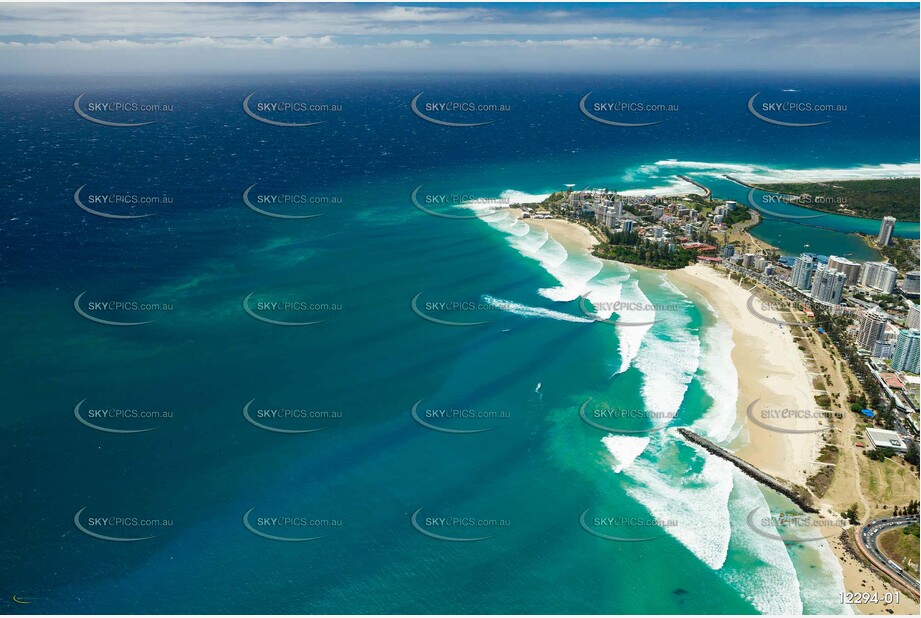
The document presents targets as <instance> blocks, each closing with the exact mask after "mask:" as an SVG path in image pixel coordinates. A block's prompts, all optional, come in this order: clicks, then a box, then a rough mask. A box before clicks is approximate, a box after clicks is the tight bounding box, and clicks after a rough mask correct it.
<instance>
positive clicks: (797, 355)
mask: <svg viewBox="0 0 921 618" xmlns="http://www.w3.org/2000/svg"><path fill="white" fill-rule="evenodd" d="M510 214H511V215H512V216H514V217H519V218H520V217H521V211H520V210H518V209H510ZM524 222H525V223H527V224H528V225H529V226H532V227H536V228H539V229H543V230H546V231H547V232H548V233H549V234H550V235H551V236H552V237H553V238H554V240H556V241H557V242H559V243H560V244H562V245H563V246H564V247H565V248H566V250H567V251H569V252H570V253H574V252H579V251H584V252H586V253H591V251H592V249H593V248H594V246H595V245H597V244H598V243H599V240H598V239H597V238H595V236H594V235H593V234H592V232H591V231H589V229H588V228H586V227H585V226H582V225H579V224H578V223H574V222H571V221H566V220H564V219H526V220H524ZM630 266H631V268H635V269H638V270H645V271H653V270H654V269H649V268H646V267H644V266H637V265H630ZM658 272H665V273H666V275H665V276H666V277H667V278H668V279H669V280H670V281H671V282H672V283H674V284H675V285H676V286H677V287H678V288H679V289H681V290H682V291H684V292H686V293H687V292H690V293H691V294H692V295H695V294H696V295H699V296H700V297H702V298H703V299H705V300H706V302H707V303H709V305H710V306H711V307H713V308H714V310H715V311H716V313H717V315H718V316H719V319H722V320H724V321H725V322H726V323H727V325H728V326H729V327H730V328H731V330H732V333H733V334H732V340H733V350H732V361H733V365H734V366H735V367H736V371H737V373H738V380H739V398H738V401H737V402H736V412H737V418H738V421H739V423H740V424H742V425H743V426H744V428H745V430H744V431H743V432H741V433H740V436H739V439H737V443H735V444H731V445H729V446H730V449H729V450H731V451H732V452H733V454H734V455H736V456H737V457H739V458H740V459H743V460H744V461H747V462H749V463H750V464H751V465H752V466H754V467H756V468H758V469H759V470H762V471H764V472H766V473H768V474H770V475H771V476H774V477H776V478H777V479H780V480H782V481H788V482H792V483H795V484H797V485H801V486H802V485H805V481H806V479H807V478H808V477H809V476H810V475H811V474H812V473H813V472H814V471H815V470H816V469H817V466H818V465H819V464H818V463H817V457H818V454H819V450H820V449H821V446H822V443H823V442H822V431H821V428H822V427H824V426H826V424H827V422H826V421H824V420H822V421H819V420H818V419H815V418H811V419H810V418H792V419H791V418H786V419H784V418H778V419H774V418H764V419H762V416H761V415H760V412H761V411H762V410H766V409H768V408H770V409H778V410H782V409H794V410H795V409H800V410H813V411H814V410H817V409H818V406H817V405H816V402H815V399H814V394H815V392H814V389H813V386H812V378H811V377H810V368H809V367H808V365H807V363H806V359H805V357H804V355H803V353H802V352H801V351H800V350H799V347H798V344H797V343H796V341H795V340H794V339H793V336H792V334H791V333H790V330H789V328H788V327H785V326H777V325H775V324H773V323H770V322H767V321H763V320H760V319H758V318H757V317H755V316H754V315H752V313H751V312H749V311H748V308H747V306H748V300H749V298H751V292H750V291H749V290H748V289H746V288H745V287H742V286H740V285H739V284H738V282H736V281H730V280H729V278H728V277H727V276H726V275H725V274H724V273H720V272H719V271H717V270H715V269H714V268H713V267H710V266H704V265H701V264H695V265H692V266H689V267H687V268H684V269H681V270H672V271H658ZM756 308H757V309H758V312H759V313H760V314H762V315H764V316H766V317H773V318H776V319H778V320H783V318H782V317H781V316H780V315H779V314H778V313H777V312H775V311H772V310H767V309H763V308H762V306H761V305H760V303H759V304H758V305H756ZM756 399H758V400H760V401H758V403H757V404H756V405H755V406H753V413H754V414H755V418H756V419H758V420H763V422H764V424H769V425H774V426H776V427H780V428H783V429H796V430H805V431H807V432H808V433H803V434H788V433H782V432H779V431H770V430H768V429H765V428H762V427H759V426H758V425H756V424H754V423H752V422H750V421H749V419H748V406H749V404H751V403H752V402H753V401H755V400H756ZM810 430H819V431H810ZM740 441H743V442H745V444H740V443H738V442H740ZM816 506H817V507H819V508H820V509H821V510H822V511H823V512H824V513H825V514H826V515H837V513H832V512H831V511H830V510H829V509H828V505H827V504H825V503H824V502H821V501H820V502H819V503H817V504H816ZM828 532H829V534H830V536H829V537H828V543H829V546H830V547H831V551H832V553H833V554H834V555H835V557H836V558H837V561H838V564H839V565H840V566H841V571H842V575H843V578H844V589H845V590H847V591H848V592H860V593H869V594H874V593H877V594H878V595H879V596H880V597H882V596H883V595H884V594H886V593H893V592H896V591H897V590H896V589H895V588H893V587H892V586H891V585H889V584H888V583H886V582H884V581H883V580H882V579H880V577H879V576H878V575H876V573H875V572H874V571H873V570H872V569H871V568H870V567H869V566H867V565H866V564H865V563H864V562H862V561H861V560H860V559H858V558H857V557H856V556H855V555H854V554H853V553H851V551H850V550H849V548H848V546H847V545H845V544H844V543H843V542H842V540H841V538H839V535H840V534H841V533H842V532H843V530H841V529H838V528H829V529H828ZM851 607H852V609H853V610H854V612H855V613H857V614H870V615H872V614H887V613H890V612H891V611H894V612H896V613H898V614H906V615H912V614H916V613H917V611H918V604H917V603H915V602H914V600H912V599H911V598H909V597H908V596H907V595H905V594H904V593H903V594H901V595H900V601H899V602H898V603H892V604H890V605H883V604H875V605H873V604H870V605H863V606H860V605H853V606H851Z"/></svg>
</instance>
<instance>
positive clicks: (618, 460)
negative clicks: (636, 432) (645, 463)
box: [601, 434, 649, 473]
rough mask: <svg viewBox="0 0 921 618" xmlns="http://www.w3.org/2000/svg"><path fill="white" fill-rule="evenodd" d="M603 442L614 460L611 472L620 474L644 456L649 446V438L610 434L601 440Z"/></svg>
mask: <svg viewBox="0 0 921 618" xmlns="http://www.w3.org/2000/svg"><path fill="white" fill-rule="evenodd" d="M601 442H602V443H603V444H604V446H605V448H606V449H608V452H609V453H610V454H611V457H613V458H614V463H612V464H611V470H613V471H614V472H618V473H619V472H622V471H624V470H626V469H627V468H629V467H630V465H631V464H632V463H633V462H634V460H635V459H636V458H637V457H639V456H640V455H642V454H643V451H645V450H646V447H647V446H648V445H649V438H647V437H643V438H640V437H635V436H615V435H613V434H608V435H607V436H605V437H604V438H601Z"/></svg>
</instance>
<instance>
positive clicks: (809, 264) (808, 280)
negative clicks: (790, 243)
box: [790, 253, 818, 290]
mask: <svg viewBox="0 0 921 618" xmlns="http://www.w3.org/2000/svg"><path fill="white" fill-rule="evenodd" d="M817 263H818V262H817V261H816V259H815V257H814V256H812V255H809V254H808V253H804V254H802V255H801V256H799V257H798V258H796V261H795V262H793V272H792V273H791V274H790V283H791V284H793V287H795V288H797V289H799V290H808V289H810V287H811V286H812V274H813V273H814V272H815V268H816V264H817Z"/></svg>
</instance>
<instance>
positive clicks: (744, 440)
mask: <svg viewBox="0 0 921 618" xmlns="http://www.w3.org/2000/svg"><path fill="white" fill-rule="evenodd" d="M667 276H668V277H669V279H670V280H671V281H672V282H673V283H674V284H675V285H677V286H678V287H679V288H681V289H682V290H684V291H686V292H687V291H691V292H692V293H694V292H696V293H698V294H700V295H701V296H703V298H704V299H706V301H707V302H708V303H709V304H710V306H711V307H713V308H714V309H715V311H716V313H717V314H718V315H719V318H720V319H721V320H724V321H725V322H726V323H727V325H728V326H729V327H730V328H731V329H732V342H733V348H732V361H733V364H734V365H735V367H736V371H737V373H738V380H739V399H738V401H737V402H736V413H737V417H738V419H739V421H740V423H742V425H743V427H744V430H743V431H742V433H741V434H740V435H739V438H738V439H737V440H736V444H732V445H730V450H731V451H733V452H734V453H735V454H736V455H737V456H739V457H740V458H742V459H744V460H745V461H747V462H749V463H751V464H752V465H754V466H755V467H756V468H758V469H760V470H763V471H764V472H767V473H768V474H770V475H771V476H774V477H777V478H779V479H782V480H785V481H790V482H792V483H796V484H797V485H805V483H806V479H807V478H809V476H811V475H812V474H813V472H814V471H815V468H816V465H817V464H816V458H817V456H818V453H819V450H820V448H821V442H822V440H821V435H822V429H823V427H827V422H826V421H824V420H821V419H819V418H817V416H816V415H813V416H812V417H811V418H810V413H813V412H815V411H816V410H817V408H818V406H817V405H816V402H815V398H814V393H813V388H812V380H811V378H810V376H809V369H808V367H807V366H806V362H805V359H804V357H803V354H802V352H801V351H800V350H799V348H798V347H797V343H796V341H795V340H794V339H793V335H792V334H791V333H790V329H789V328H788V327H786V326H779V325H777V324H775V323H772V322H769V321H767V320H763V319H760V318H758V317H756V316H755V315H754V314H753V313H752V312H751V311H749V310H748V301H749V299H750V298H751V296H752V294H751V292H750V291H749V289H748V288H747V287H742V286H740V285H739V284H738V282H736V281H731V280H730V279H729V278H728V277H727V276H726V275H725V273H721V272H718V271H716V270H714V269H713V268H712V267H710V266H704V265H701V264H694V265H693V266H689V267H687V268H684V269H682V270H678V271H671V272H669V273H668V275H667ZM759 305H760V302H759ZM759 314H763V315H764V316H765V317H768V318H771V317H773V318H776V319H777V320H782V319H783V318H782V317H781V316H780V314H779V313H776V312H775V311H773V310H762V309H761V308H760V307H759ZM752 404H754V405H752ZM749 406H751V408H752V412H753V414H754V415H755V418H756V419H757V420H759V421H760V423H761V425H759V424H756V423H753V422H751V421H750V420H749V419H748V409H749ZM784 410H792V411H805V412H797V413H793V414H789V413H787V414H785V413H783V412H782V411H784ZM774 411H777V413H776V414H775V413H774ZM775 416H776V418H775ZM763 425H767V426H771V427H774V428H777V430H772V429H768V428H766V427H764V426H763ZM784 430H787V431H797V432H804V433H785V431H784Z"/></svg>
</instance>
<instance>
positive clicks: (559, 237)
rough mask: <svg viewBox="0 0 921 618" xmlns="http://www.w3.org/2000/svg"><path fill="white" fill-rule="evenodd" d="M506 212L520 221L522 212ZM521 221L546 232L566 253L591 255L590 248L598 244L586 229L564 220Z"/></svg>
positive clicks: (515, 210) (514, 210) (517, 210)
mask: <svg viewBox="0 0 921 618" xmlns="http://www.w3.org/2000/svg"><path fill="white" fill-rule="evenodd" d="M508 212H509V214H510V215H511V216H512V217H514V218H517V219H521V215H522V211H521V210H519V209H518V208H509V209H508ZM521 221H522V223H527V224H528V226H530V227H531V228H537V229H540V230H546V232H547V233H548V234H550V236H552V237H553V239H554V240H555V241H557V242H558V243H560V244H561V245H563V246H564V247H565V248H566V250H567V251H570V250H573V251H585V252H587V253H591V252H592V248H593V247H594V246H595V245H597V244H598V243H599V240H598V239H597V238H595V236H594V234H592V233H591V232H590V231H589V230H588V228H586V227H585V226H582V225H579V224H578V223H572V222H571V221H566V220H565V219H521Z"/></svg>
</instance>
